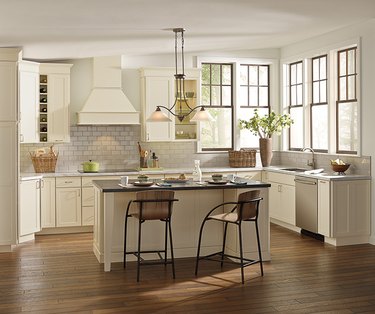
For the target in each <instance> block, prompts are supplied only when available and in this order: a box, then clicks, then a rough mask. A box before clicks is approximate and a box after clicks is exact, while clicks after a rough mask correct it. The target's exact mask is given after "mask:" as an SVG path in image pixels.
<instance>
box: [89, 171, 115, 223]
mask: <svg viewBox="0 0 375 314" xmlns="http://www.w3.org/2000/svg"><path fill="white" fill-rule="evenodd" d="M116 179H118V180H120V177H119V176H98V177H92V176H89V177H82V226H93V225H94V200H95V196H94V186H93V184H92V181H93V180H116Z"/></svg>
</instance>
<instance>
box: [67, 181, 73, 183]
mask: <svg viewBox="0 0 375 314" xmlns="http://www.w3.org/2000/svg"><path fill="white" fill-rule="evenodd" d="M65 183H73V181H65Z"/></svg>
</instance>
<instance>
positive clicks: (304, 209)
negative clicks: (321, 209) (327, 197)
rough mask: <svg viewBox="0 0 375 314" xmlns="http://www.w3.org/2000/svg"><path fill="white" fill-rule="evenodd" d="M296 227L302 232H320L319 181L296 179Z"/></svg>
mask: <svg viewBox="0 0 375 314" xmlns="http://www.w3.org/2000/svg"><path fill="white" fill-rule="evenodd" d="M294 182H295V184H296V225H297V227H299V228H301V229H302V230H307V231H310V232H313V233H317V232H318V180H316V179H312V178H306V177H297V176H296V177H295V179H294Z"/></svg>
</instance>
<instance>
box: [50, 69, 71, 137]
mask: <svg viewBox="0 0 375 314" xmlns="http://www.w3.org/2000/svg"><path fill="white" fill-rule="evenodd" d="M69 103H70V76H69V75H67V74H49V75H48V128H49V129H48V141H49V142H69V140H70V135H69Z"/></svg>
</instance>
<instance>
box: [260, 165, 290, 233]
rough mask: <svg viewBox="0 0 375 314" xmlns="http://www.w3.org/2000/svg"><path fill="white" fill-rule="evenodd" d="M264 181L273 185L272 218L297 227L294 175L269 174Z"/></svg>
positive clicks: (271, 199) (270, 193)
mask: <svg viewBox="0 0 375 314" xmlns="http://www.w3.org/2000/svg"><path fill="white" fill-rule="evenodd" d="M264 180H265V181H266V182H268V183H271V187H270V189H269V212H270V218H273V219H277V220H278V221H281V222H283V223H287V224H289V225H292V226H295V224H296V206H295V184H294V175H288V174H282V173H275V172H267V173H265V176H264Z"/></svg>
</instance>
